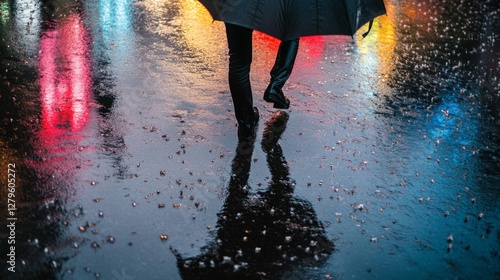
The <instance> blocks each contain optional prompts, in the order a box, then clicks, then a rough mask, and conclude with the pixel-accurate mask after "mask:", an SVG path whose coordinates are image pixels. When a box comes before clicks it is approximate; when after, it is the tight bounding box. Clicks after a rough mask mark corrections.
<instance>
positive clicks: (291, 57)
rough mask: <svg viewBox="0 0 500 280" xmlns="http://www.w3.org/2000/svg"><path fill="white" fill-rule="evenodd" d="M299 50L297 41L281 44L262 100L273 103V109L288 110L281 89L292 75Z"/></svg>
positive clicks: (287, 103) (286, 101)
mask: <svg viewBox="0 0 500 280" xmlns="http://www.w3.org/2000/svg"><path fill="white" fill-rule="evenodd" d="M298 49H299V39H298V38H297V39H293V40H289V41H284V42H281V44H280V46H279V49H278V53H277V55H276V61H275V62H274V66H273V68H272V70H271V81H270V82H269V86H268V87H267V89H266V91H265V92H264V100H266V101H267V102H272V103H274V108H280V109H288V108H289V107H290V101H289V100H288V99H287V98H286V97H285V95H284V94H283V91H282V88H283V85H284V84H285V82H286V81H287V80H288V78H289V77H290V75H291V74H292V70H293V65H294V64H295V58H296V57H297V51H298Z"/></svg>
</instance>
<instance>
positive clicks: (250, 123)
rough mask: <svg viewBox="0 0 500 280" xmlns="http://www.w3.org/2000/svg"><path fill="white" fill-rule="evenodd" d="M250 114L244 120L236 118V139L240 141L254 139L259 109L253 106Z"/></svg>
mask: <svg viewBox="0 0 500 280" xmlns="http://www.w3.org/2000/svg"><path fill="white" fill-rule="evenodd" d="M251 116H252V117H250V118H247V119H245V120H242V119H238V139H239V140H240V141H242V140H243V141H247V140H252V139H255V131H256V130H257V126H258V125H259V110H257V108H256V107H253V114H251Z"/></svg>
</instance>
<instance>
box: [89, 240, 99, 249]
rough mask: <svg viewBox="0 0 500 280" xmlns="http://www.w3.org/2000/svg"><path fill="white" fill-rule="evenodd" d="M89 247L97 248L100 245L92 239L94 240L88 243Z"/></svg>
mask: <svg viewBox="0 0 500 280" xmlns="http://www.w3.org/2000/svg"><path fill="white" fill-rule="evenodd" d="M90 247H92V248H94V249H97V248H99V247H101V246H100V245H99V243H97V242H95V241H94V242H92V243H90Z"/></svg>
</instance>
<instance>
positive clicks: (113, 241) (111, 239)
mask: <svg viewBox="0 0 500 280" xmlns="http://www.w3.org/2000/svg"><path fill="white" fill-rule="evenodd" d="M106 241H108V243H115V238H114V237H113V236H111V235H109V236H108V238H107V239H106Z"/></svg>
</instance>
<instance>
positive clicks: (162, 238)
mask: <svg viewBox="0 0 500 280" xmlns="http://www.w3.org/2000/svg"><path fill="white" fill-rule="evenodd" d="M160 239H161V241H167V239H168V235H166V234H160Z"/></svg>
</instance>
